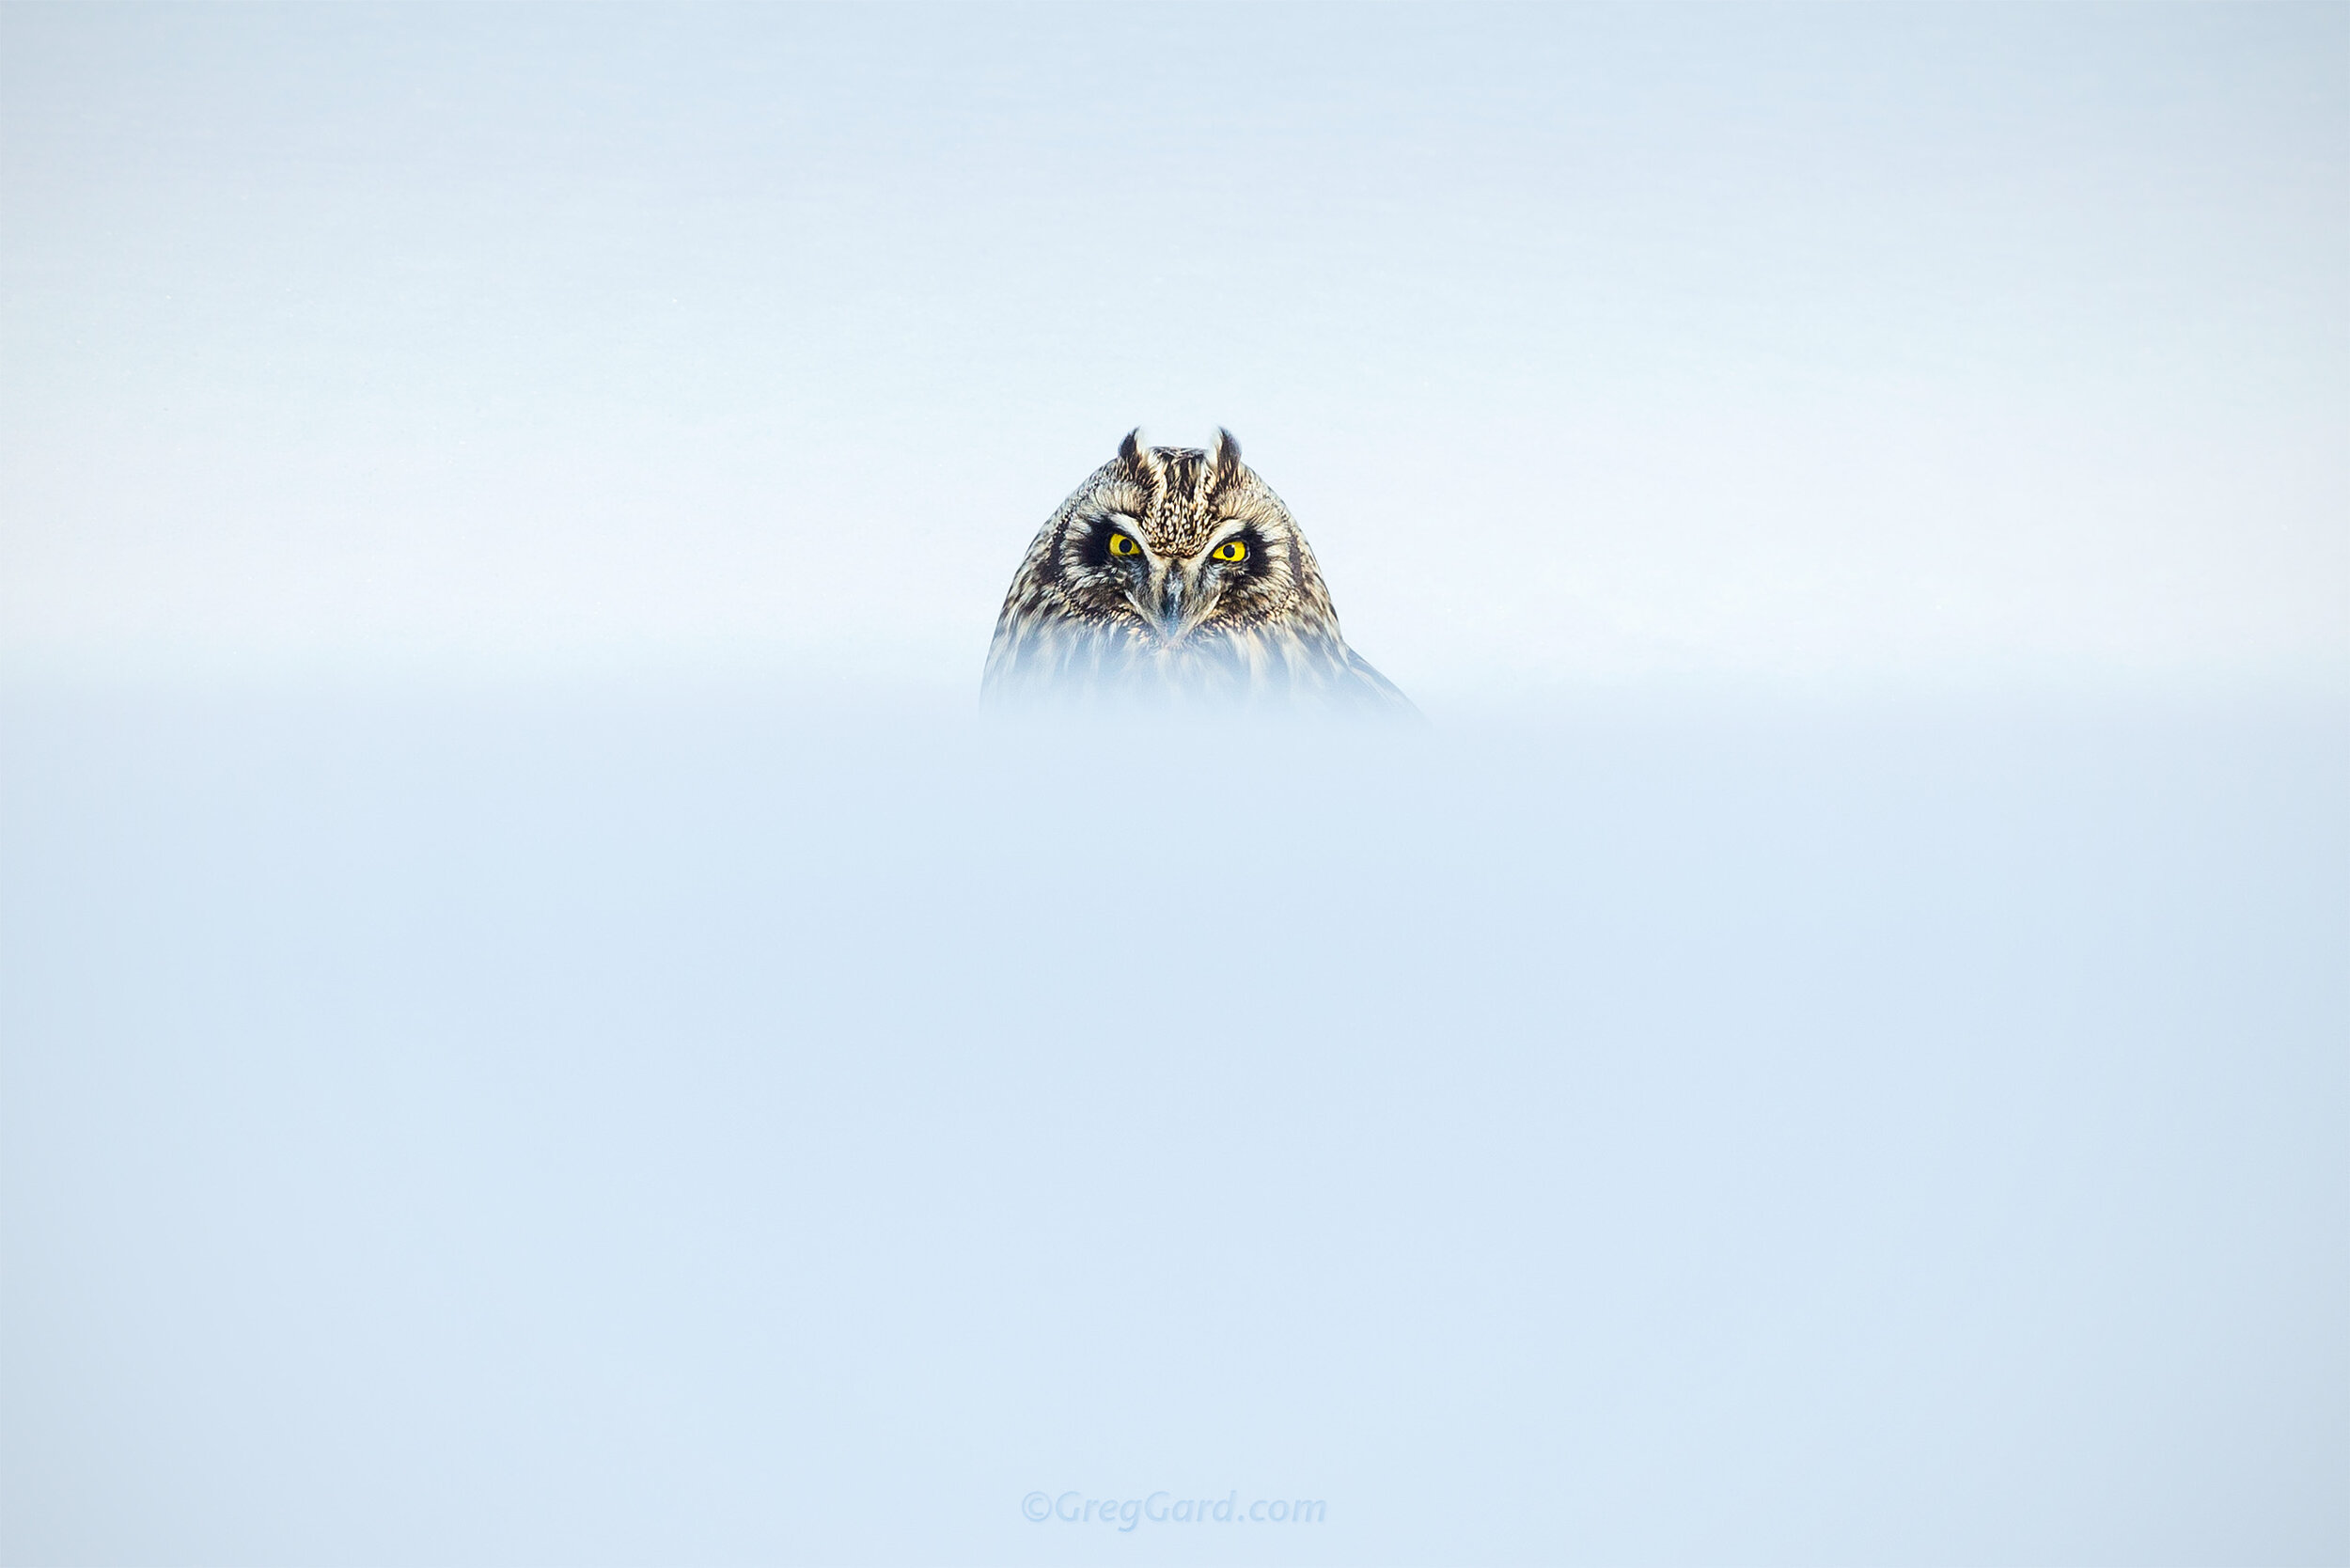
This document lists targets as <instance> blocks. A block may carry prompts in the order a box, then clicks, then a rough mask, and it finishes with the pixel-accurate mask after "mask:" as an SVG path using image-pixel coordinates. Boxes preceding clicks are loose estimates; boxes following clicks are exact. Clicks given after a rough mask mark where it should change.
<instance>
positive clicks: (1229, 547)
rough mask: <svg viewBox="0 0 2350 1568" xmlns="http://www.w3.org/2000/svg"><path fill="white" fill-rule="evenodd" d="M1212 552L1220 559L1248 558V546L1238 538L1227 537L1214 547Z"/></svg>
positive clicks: (1237, 559)
mask: <svg viewBox="0 0 2350 1568" xmlns="http://www.w3.org/2000/svg"><path fill="white" fill-rule="evenodd" d="M1214 556H1215V558H1216V559H1217V560H1220V561H1245V560H1246V559H1247V558H1248V546H1247V545H1246V544H1243V543H1242V542H1241V541H1239V540H1236V539H1228V540H1226V541H1224V542H1223V543H1221V544H1219V545H1217V546H1216V547H1215V550H1214Z"/></svg>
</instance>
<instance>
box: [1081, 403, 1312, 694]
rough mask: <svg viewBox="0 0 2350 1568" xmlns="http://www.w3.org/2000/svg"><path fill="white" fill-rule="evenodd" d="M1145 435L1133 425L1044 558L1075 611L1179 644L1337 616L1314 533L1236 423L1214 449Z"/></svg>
mask: <svg viewBox="0 0 2350 1568" xmlns="http://www.w3.org/2000/svg"><path fill="white" fill-rule="evenodd" d="M1141 434H1142V432H1141V431H1130V432H1128V434H1127V436H1126V439H1125V440H1124V441H1123V442H1121V443H1120V446H1119V448H1118V456H1117V457H1116V458H1114V459H1112V460H1111V461H1110V462H1109V463H1106V464H1105V465H1104V466H1103V467H1102V468H1100V469H1099V470H1097V471H1096V472H1095V473H1094V475H1093V476H1092V478H1089V480H1088V481H1087V482H1086V484H1085V486H1084V488H1082V489H1080V490H1079V491H1078V492H1077V494H1075V495H1073V496H1072V497H1071V498H1070V501H1069V503H1068V504H1067V506H1066V507H1065V508H1064V509H1063V512H1064V516H1065V518H1066V526H1065V527H1063V528H1062V529H1061V530H1060V533H1059V537H1058V539H1057V540H1056V541H1054V543H1053V547H1052V558H1051V560H1050V561H1049V562H1047V563H1042V564H1044V565H1045V566H1046V572H1045V575H1046V576H1047V577H1048V578H1052V579H1056V580H1057V581H1056V587H1057V588H1058V589H1059V594H1060V597H1061V599H1062V602H1063V604H1065V605H1066V607H1067V610H1068V611H1069V612H1071V613H1073V614H1074V615H1076V616H1078V617H1079V618H1081V619H1086V620H1089V621H1091V622H1093V623H1094V624H1095V625H1096V626H1097V627H1100V628H1102V629H1104V630H1108V629H1110V628H1113V627H1114V628H1117V629H1120V630H1122V631H1124V632H1126V633H1127V635H1129V636H1131V637H1133V638H1135V639H1136V641H1139V642H1143V643H1145V644H1149V645H1155V646H1156V647H1158V648H1161V649H1168V650H1172V649H1178V648H1182V647H1184V646H1186V645H1190V644H1194V643H1196V642H1198V641H1199V640H1201V639H1205V638H1214V637H1215V636H1217V635H1221V634H1225V633H1229V632H1231V631H1236V630H1239V629H1242V628H1246V627H1250V626H1262V625H1266V624H1269V623H1273V622H1277V621H1293V620H1296V619H1301V618H1303V619H1309V620H1311V619H1326V618H1327V617H1328V616H1329V600H1328V595H1327V593H1326V592H1325V590H1324V588H1323V585H1322V573H1321V571H1320V569H1319V568H1317V567H1316V565H1315V564H1314V557H1313V552H1312V551H1311V550H1310V549H1308V547H1307V544H1306V539H1305V536H1304V535H1303V534H1302V533H1300V532H1299V531H1298V527H1297V524H1296V522H1295V521H1294V520H1293V518H1292V517H1291V516H1290V513H1289V509H1288V508H1287V507H1284V506H1283V505H1282V504H1281V498H1280V497H1279V496H1277V495H1276V494H1274V493H1273V491H1272V490H1271V488H1270V487H1268V486H1267V485H1266V484H1265V483H1264V481H1263V480H1261V479H1260V478H1257V476H1256V474H1255V472H1254V471H1252V470H1251V469H1250V468H1249V467H1248V466H1247V465H1246V464H1245V463H1242V462H1241V460H1240V443H1239V442H1238V441H1236V440H1234V439H1233V437H1232V432H1231V431H1225V430H1219V431H1216V437H1215V445H1214V447H1211V448H1209V449H1208V450H1206V451H1200V450H1199V449H1198V448H1196V447H1146V446H1144V445H1143V444H1142V440H1141Z"/></svg>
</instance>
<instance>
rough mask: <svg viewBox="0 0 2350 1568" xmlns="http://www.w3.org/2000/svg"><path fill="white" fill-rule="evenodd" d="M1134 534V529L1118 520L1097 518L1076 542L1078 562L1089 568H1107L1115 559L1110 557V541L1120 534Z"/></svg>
mask: <svg viewBox="0 0 2350 1568" xmlns="http://www.w3.org/2000/svg"><path fill="white" fill-rule="evenodd" d="M1133 533H1134V530H1133V529H1131V528H1129V527H1127V526H1125V525H1123V524H1121V523H1120V522H1119V521H1118V520H1117V519H1116V518H1112V517H1097V518H1095V519H1093V521H1092V524H1091V525H1090V526H1089V527H1088V528H1087V529H1086V531H1085V536H1084V537H1083V538H1082V539H1079V540H1077V541H1075V544H1076V549H1075V554H1076V557H1077V560H1078V561H1079V563H1080V564H1082V565H1084V566H1087V567H1091V568H1096V569H1098V568H1101V567H1105V566H1107V565H1109V564H1110V562H1111V560H1112V559H1113V558H1114V557H1112V556H1111V555H1110V540H1111V539H1112V538H1113V537H1115V536H1116V535H1119V534H1125V535H1127V536H1129V537H1132V535H1133Z"/></svg>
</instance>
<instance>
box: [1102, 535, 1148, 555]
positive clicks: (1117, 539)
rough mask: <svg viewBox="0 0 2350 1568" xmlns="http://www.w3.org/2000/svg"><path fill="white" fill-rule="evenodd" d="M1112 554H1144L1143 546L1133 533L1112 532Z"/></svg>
mask: <svg viewBox="0 0 2350 1568" xmlns="http://www.w3.org/2000/svg"><path fill="white" fill-rule="evenodd" d="M1110 554H1111V555H1113V556H1139V555H1141V554H1142V546H1141V545H1139V544H1136V542H1135V540H1134V536H1133V535H1132V534H1112V535H1110Z"/></svg>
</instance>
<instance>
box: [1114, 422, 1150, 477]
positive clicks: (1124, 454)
mask: <svg viewBox="0 0 2350 1568" xmlns="http://www.w3.org/2000/svg"><path fill="white" fill-rule="evenodd" d="M1118 461H1119V462H1120V463H1124V464H1125V465H1126V466H1127V467H1128V468H1131V469H1133V470H1134V471H1135V472H1136V473H1137V474H1139V473H1141V472H1142V471H1143V469H1144V468H1145V467H1146V466H1148V465H1147V464H1146V463H1144V461H1143V457H1142V427H1141V426H1140V425H1136V427H1135V428H1134V429H1133V430H1130V431H1127V432H1126V439H1125V440H1123V441H1121V442H1120V443H1119V444H1118Z"/></svg>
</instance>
